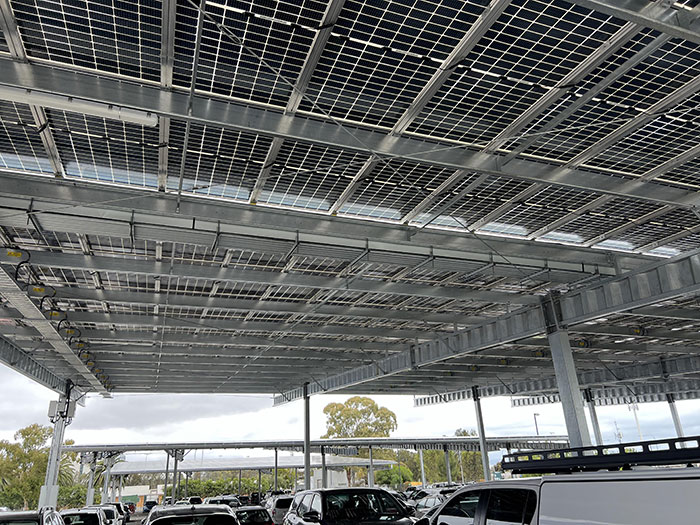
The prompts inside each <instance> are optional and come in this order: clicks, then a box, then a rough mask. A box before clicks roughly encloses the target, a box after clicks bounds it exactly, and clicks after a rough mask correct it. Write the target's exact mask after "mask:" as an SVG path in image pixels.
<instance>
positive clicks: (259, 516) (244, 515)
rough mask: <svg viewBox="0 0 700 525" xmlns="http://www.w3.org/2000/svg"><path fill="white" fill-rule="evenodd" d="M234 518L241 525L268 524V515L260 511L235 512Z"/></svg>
mask: <svg viewBox="0 0 700 525" xmlns="http://www.w3.org/2000/svg"><path fill="white" fill-rule="evenodd" d="M236 517H237V518H238V521H240V522H241V525H249V524H253V523H270V515H269V514H268V513H267V511H264V510H262V509H255V510H241V511H238V512H236Z"/></svg>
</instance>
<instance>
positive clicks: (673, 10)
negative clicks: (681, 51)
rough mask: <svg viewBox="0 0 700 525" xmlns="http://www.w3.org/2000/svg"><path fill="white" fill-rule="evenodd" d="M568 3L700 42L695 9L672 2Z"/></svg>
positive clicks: (579, 0)
mask: <svg viewBox="0 0 700 525" xmlns="http://www.w3.org/2000/svg"><path fill="white" fill-rule="evenodd" d="M571 3H572V4H576V5H580V6H582V7H585V8H587V9H592V10H593V11H599V12H601V13H605V14H607V15H610V16H614V17H615V18H619V19H621V20H627V21H629V22H634V23H635V24H639V25H642V26H645V27H650V28H652V29H656V30H657V31H661V32H662V33H666V34H667V35H670V36H672V37H674V38H682V39H684V40H690V41H691V42H694V43H696V44H700V23H699V22H698V20H697V14H696V11H697V8H696V9H695V10H692V11H686V10H683V9H679V8H677V7H675V6H674V3H675V2H670V3H669V2H646V1H640V0H622V1H620V0H571Z"/></svg>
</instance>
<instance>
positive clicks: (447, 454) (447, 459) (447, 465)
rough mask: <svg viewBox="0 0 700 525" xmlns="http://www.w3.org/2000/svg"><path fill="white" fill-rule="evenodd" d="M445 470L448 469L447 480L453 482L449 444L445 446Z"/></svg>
mask: <svg viewBox="0 0 700 525" xmlns="http://www.w3.org/2000/svg"><path fill="white" fill-rule="evenodd" d="M445 470H446V471H447V482H448V483H452V470H451V469H450V451H449V450H448V449H447V446H445ZM399 472H400V470H399Z"/></svg>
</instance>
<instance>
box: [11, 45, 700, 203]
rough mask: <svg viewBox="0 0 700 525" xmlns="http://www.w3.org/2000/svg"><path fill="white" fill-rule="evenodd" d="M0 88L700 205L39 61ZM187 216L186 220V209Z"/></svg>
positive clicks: (586, 175)
mask: <svg viewBox="0 0 700 525" xmlns="http://www.w3.org/2000/svg"><path fill="white" fill-rule="evenodd" d="M0 84H1V85H4V86H8V87H15V88H20V89H25V90H29V95H28V96H29V97H30V98H31V94H32V93H41V92H51V93H55V94H58V95H63V96H66V97H73V98H81V99H85V100H92V101H96V102H101V103H105V104H111V105H113V106H119V107H128V108H134V109H139V110H145V111H154V110H155V109H156V107H157V110H158V114H159V115H164V116H169V117H171V118H183V119H186V120H187V121H189V122H198V123H203V124H212V125H214V124H216V125H219V126H222V127H225V128H231V129H238V130H248V131H250V132H252V133H260V134H263V135H271V136H280V137H288V138H290V139H292V140H301V141H306V142H311V143H315V144H323V145H327V146H331V147H336V148H345V149H348V150H352V151H363V152H366V151H367V150H368V149H370V150H372V151H373V152H374V154H375V155H376V156H377V158H381V157H386V158H396V159H405V160H412V161H415V162H426V163H430V164H433V165H436V166H442V167H447V168H452V169H455V170H457V169H464V170H473V171H474V172H475V173H487V174H491V175H501V176H506V177H509V178H515V179H522V180H529V181H532V182H539V183H543V184H545V183H549V184H554V185H556V186H561V187H572V188H578V189H585V190H588V191H598V192H602V193H611V194H621V195H628V196H635V197H638V198H641V199H645V200H649V201H654V202H662V203H664V204H677V205H680V206H692V205H695V204H696V203H697V202H698V196H697V195H695V194H693V193H691V192H688V191H683V190H678V189H677V188H670V187H664V186H660V185H654V184H636V185H634V186H633V187H632V186H626V185H625V186H624V187H622V186H621V184H622V185H624V183H620V181H619V180H612V179H615V177H610V176H608V175H602V174H597V173H595V172H592V171H586V170H577V169H568V170H566V169H562V168H560V167H554V166H551V165H549V164H545V163H542V162H537V161H534V160H530V159H513V160H511V161H510V162H508V163H507V164H505V165H503V162H502V159H500V158H499V157H497V156H496V155H494V154H489V153H483V152H470V151H465V150H464V149H463V148H457V149H455V148H435V146H434V144H431V143H428V142H425V141H422V140H418V139H414V138H409V137H404V136H401V137H387V134H386V133H383V132H381V131H379V130H366V129H354V130H353V133H352V135H350V134H344V133H339V131H338V127H337V125H336V124H335V123H332V122H320V121H314V120H310V119H308V118H305V117H302V116H299V115H284V114H281V113H276V112H271V111H268V110H266V109H263V108H258V107H252V106H250V107H245V106H240V105H236V104H234V103H232V102H226V101H223V100H214V99H211V98H209V97H203V96H195V97H194V100H193V104H192V112H191V113H190V112H189V111H188V109H187V108H188V107H189V104H188V95H187V94H185V93H179V92H176V91H172V92H165V91H162V90H161V89H160V88H159V87H157V86H148V85H146V84H126V83H124V82H120V81H116V80H113V79H109V78H105V77H99V78H98V77H94V76H91V75H87V74H82V73H77V72H71V71H65V70H60V69H55V68H51V67H48V66H43V65H38V64H21V63H16V62H13V61H11V60H8V59H0ZM621 188H622V189H621ZM620 192H622V193H620ZM149 202H151V201H149ZM182 214H183V215H185V213H184V210H183V211H182ZM189 216H191V215H189Z"/></svg>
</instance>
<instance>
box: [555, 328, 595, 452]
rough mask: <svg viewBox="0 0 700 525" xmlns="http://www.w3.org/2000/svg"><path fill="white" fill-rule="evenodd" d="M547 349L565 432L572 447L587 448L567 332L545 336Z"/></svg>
mask: <svg viewBox="0 0 700 525" xmlns="http://www.w3.org/2000/svg"><path fill="white" fill-rule="evenodd" d="M547 339H548V341H549V348H550V350H551V352H552V361H553V362H554V375H555V376H556V379H557V386H558V388H559V396H560V397H561V404H562V408H563V409H564V419H565V421H566V431H567V434H568V435H569V443H571V446H572V447H587V446H590V444H591V436H590V434H589V433H588V425H587V423H586V415H585V413H584V411H583V397H582V396H581V389H580V387H579V382H578V377H577V376H576V366H575V365H574V357H573V353H572V351H571V343H570V341H569V332H568V330H563V329H559V330H556V331H554V332H551V333H549V334H547Z"/></svg>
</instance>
